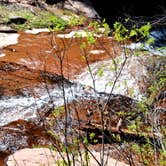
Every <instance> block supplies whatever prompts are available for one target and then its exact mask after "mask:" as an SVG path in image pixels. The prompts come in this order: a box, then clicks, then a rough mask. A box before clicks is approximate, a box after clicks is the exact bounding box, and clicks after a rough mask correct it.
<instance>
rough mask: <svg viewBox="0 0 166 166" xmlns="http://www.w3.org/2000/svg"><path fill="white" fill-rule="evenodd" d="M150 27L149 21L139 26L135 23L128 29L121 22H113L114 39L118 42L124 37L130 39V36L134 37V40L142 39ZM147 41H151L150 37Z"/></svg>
mask: <svg viewBox="0 0 166 166" xmlns="http://www.w3.org/2000/svg"><path fill="white" fill-rule="evenodd" d="M150 29H151V25H150V23H147V24H145V25H142V26H141V27H137V26H136V25H134V26H132V28H131V29H128V28H127V27H126V26H125V25H124V24H122V23H121V22H115V23H114V31H115V39H116V40H117V41H119V42H121V41H124V40H126V39H130V38H132V37H135V38H136V41H139V40H141V39H144V38H145V37H147V36H148V35H149V32H150ZM148 42H149V43H150V42H151V43H152V39H150V41H148Z"/></svg>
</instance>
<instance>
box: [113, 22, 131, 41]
mask: <svg viewBox="0 0 166 166" xmlns="http://www.w3.org/2000/svg"><path fill="white" fill-rule="evenodd" d="M114 30H115V39H116V40H117V41H119V42H121V41H123V40H126V39H128V38H129V36H128V31H129V30H128V29H127V28H126V27H125V26H124V25H123V24H122V23H120V22H115V23H114Z"/></svg>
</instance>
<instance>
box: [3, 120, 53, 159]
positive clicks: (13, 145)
mask: <svg viewBox="0 0 166 166" xmlns="http://www.w3.org/2000/svg"><path fill="white" fill-rule="evenodd" d="M0 129H1V130H0V154H1V155H0V159H4V158H5V157H7V156H8V155H9V154H12V153H14V152H15V151H17V150H19V149H22V148H26V147H32V146H46V145H47V146H48V145H51V144H52V143H51V140H50V138H49V136H48V135H47V133H46V132H45V128H44V127H42V126H38V125H36V124H35V123H32V122H28V121H25V120H17V121H14V122H12V123H9V124H7V125H5V126H3V127H0Z"/></svg>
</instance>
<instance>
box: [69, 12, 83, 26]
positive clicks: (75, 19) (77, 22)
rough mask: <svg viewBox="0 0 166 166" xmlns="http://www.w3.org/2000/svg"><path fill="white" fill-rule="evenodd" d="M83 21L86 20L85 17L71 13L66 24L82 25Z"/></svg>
mask: <svg viewBox="0 0 166 166" xmlns="http://www.w3.org/2000/svg"><path fill="white" fill-rule="evenodd" d="M85 21H86V19H85V17H83V16H79V17H78V16H76V15H74V14H72V15H71V17H70V19H69V21H68V22H67V24H68V25H69V26H81V25H84V23H85Z"/></svg>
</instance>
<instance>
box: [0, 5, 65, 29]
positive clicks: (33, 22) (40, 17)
mask: <svg viewBox="0 0 166 166" xmlns="http://www.w3.org/2000/svg"><path fill="white" fill-rule="evenodd" d="M0 15H1V16H2V18H1V19H0V22H1V23H8V22H9V19H10V17H13V16H20V17H23V18H25V19H26V20H27V21H26V22H25V23H24V24H14V23H12V24H11V25H10V26H11V27H12V28H14V29H17V30H25V29H31V28H51V29H53V30H56V31H58V30H63V29H64V28H65V27H66V25H67V23H66V22H65V21H64V20H63V19H61V18H60V17H58V16H56V15H54V14H52V13H50V12H47V11H43V10H41V9H37V14H34V12H32V11H30V10H26V9H18V8H13V9H12V10H10V9H9V8H8V7H7V6H0Z"/></svg>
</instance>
